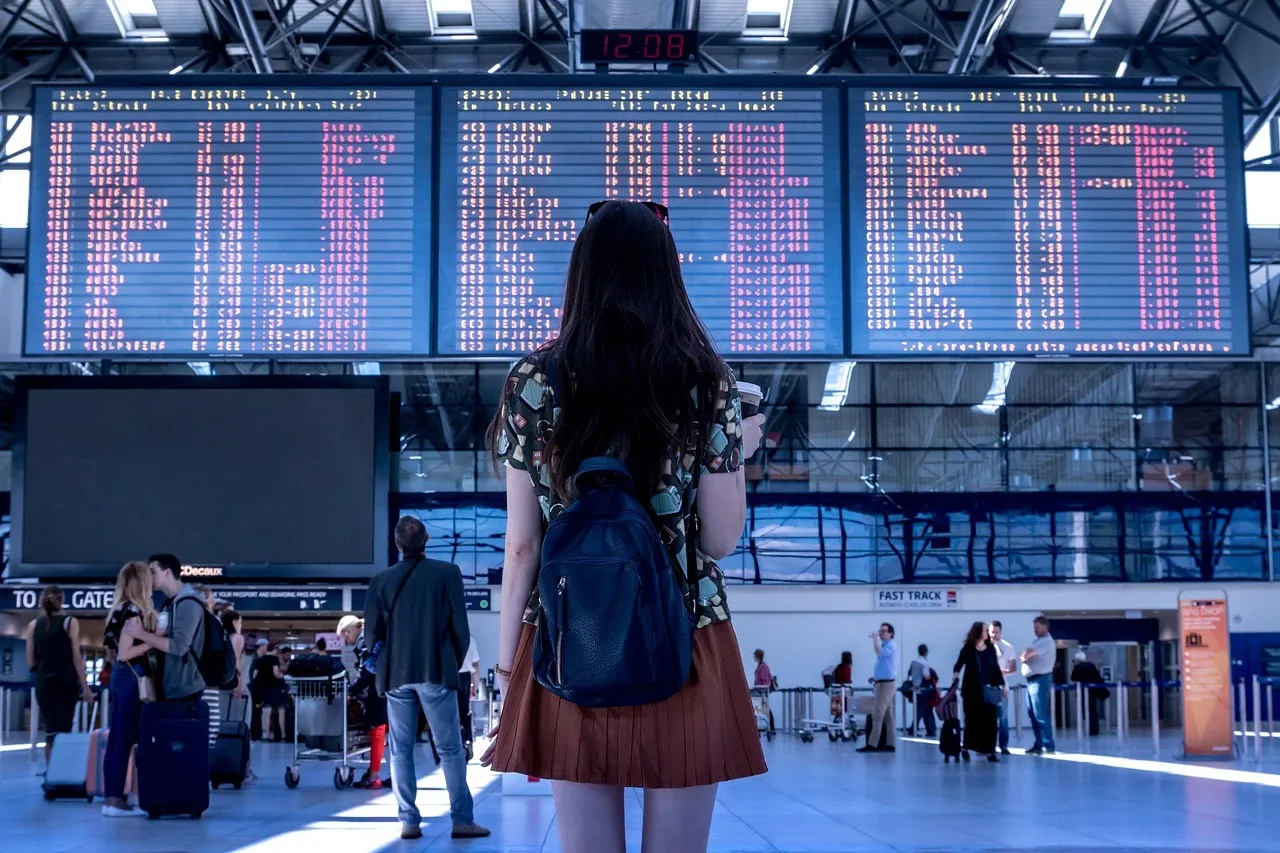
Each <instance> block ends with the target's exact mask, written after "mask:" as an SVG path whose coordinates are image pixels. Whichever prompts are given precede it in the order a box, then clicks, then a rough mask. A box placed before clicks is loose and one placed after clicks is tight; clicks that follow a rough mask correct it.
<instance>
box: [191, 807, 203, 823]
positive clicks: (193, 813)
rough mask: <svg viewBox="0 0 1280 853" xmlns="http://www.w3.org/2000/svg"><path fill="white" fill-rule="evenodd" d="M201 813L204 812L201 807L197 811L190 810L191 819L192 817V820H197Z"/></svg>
mask: <svg viewBox="0 0 1280 853" xmlns="http://www.w3.org/2000/svg"><path fill="white" fill-rule="evenodd" d="M202 814H204V810H203V809H201V810H200V811H198V812H192V813H191V819H192V820H199V819H200V815H202Z"/></svg>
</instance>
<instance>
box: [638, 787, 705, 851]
mask: <svg viewBox="0 0 1280 853" xmlns="http://www.w3.org/2000/svg"><path fill="white" fill-rule="evenodd" d="M718 787H719V786H717V785H702V786H699V787H697V788H655V789H648V788H646V789H645V792H644V843H643V845H642V846H641V848H640V849H641V851H642V853H706V851H707V841H708V840H709V839H710V837H711V812H712V810H713V809H714V808H715V805H716V789H717V788H718Z"/></svg>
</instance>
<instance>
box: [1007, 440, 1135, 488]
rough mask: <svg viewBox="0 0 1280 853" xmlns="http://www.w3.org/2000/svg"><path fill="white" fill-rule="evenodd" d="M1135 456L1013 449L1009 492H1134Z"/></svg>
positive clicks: (1089, 450)
mask: <svg viewBox="0 0 1280 853" xmlns="http://www.w3.org/2000/svg"><path fill="white" fill-rule="evenodd" d="M1133 477H1134V474H1133V453H1132V451H1129V450H1104V449H1099V448H1089V447H1076V448H1064V449H1054V450H1010V451H1009V489H1010V491H1035V492H1039V491H1043V490H1045V489H1056V490H1058V491H1063V492H1107V491H1128V490H1132V489H1133V487H1134V486H1133Z"/></svg>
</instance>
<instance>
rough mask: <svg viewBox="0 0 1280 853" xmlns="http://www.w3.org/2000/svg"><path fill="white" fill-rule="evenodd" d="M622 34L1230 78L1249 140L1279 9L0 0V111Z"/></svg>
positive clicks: (482, 59) (675, 1)
mask: <svg viewBox="0 0 1280 853" xmlns="http://www.w3.org/2000/svg"><path fill="white" fill-rule="evenodd" d="M566 4H567V5H566ZM627 27H634V28H670V27H685V28H691V29H696V30H697V31H698V32H699V34H700V38H701V43H702V54H703V57H704V58H703V60H702V61H701V62H700V63H699V64H698V65H696V66H692V67H690V68H689V69H688V70H689V72H690V73H696V74H721V73H734V72H754V73H785V74H805V73H808V72H812V73H814V74H818V73H822V74H830V73H836V74H840V73H867V74H899V73H925V74H992V75H1005V74H1021V75H1041V76H1043V75H1052V76H1080V75H1083V76H1101V77H1108V78H1113V77H1117V76H1127V77H1139V78H1146V77H1164V78H1178V79H1179V80H1181V81H1184V82H1186V83H1189V84H1210V85H1229V86H1239V87H1240V88H1241V90H1242V92H1243V95H1244V101H1245V106H1246V112H1247V113H1248V114H1249V124H1248V126H1247V128H1246V133H1248V134H1249V135H1250V136H1252V135H1253V133H1255V132H1257V131H1258V130H1260V129H1261V128H1262V127H1265V126H1266V123H1267V121H1269V120H1270V119H1272V118H1274V117H1275V115H1276V114H1277V111H1278V109H1280V0H0V106H3V107H4V108H5V110H6V111H20V110H22V109H24V108H25V105H26V103H27V99H28V90H29V84H30V83H32V82H37V81H42V80H66V81H68V82H71V81H73V80H83V79H90V80H92V79H95V78H96V77H97V76H98V75H100V74H108V73H117V72H169V71H171V70H177V69H181V72H183V73H200V72H227V71H233V72H259V73H266V72H274V73H292V72H365V71H371V72H399V73H434V72H460V71H472V72H474V71H481V72H483V71H487V70H490V69H494V70H496V71H517V70H519V71H526V72H527V71H535V72H536V71H541V70H550V71H566V70H570V68H569V66H570V65H571V64H573V60H572V58H571V51H570V50H569V45H568V41H569V36H571V35H573V34H575V33H577V32H578V31H580V30H581V29H584V28H597V29H610V28H627ZM650 69H651V67H650ZM587 70H591V69H587ZM636 70H641V69H636Z"/></svg>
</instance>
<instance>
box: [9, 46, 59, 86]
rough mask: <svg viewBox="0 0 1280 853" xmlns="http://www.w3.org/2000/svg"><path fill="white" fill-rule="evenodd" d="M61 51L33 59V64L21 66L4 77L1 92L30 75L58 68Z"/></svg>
mask: <svg viewBox="0 0 1280 853" xmlns="http://www.w3.org/2000/svg"><path fill="white" fill-rule="evenodd" d="M60 52H61V50H59V53H60ZM59 53H48V54H45V55H44V56H42V57H40V58H39V59H36V60H33V61H32V62H31V64H30V65H28V66H26V67H25V68H20V69H18V70H17V71H15V72H13V73H12V74H10V75H9V76H8V77H5V78H4V79H2V80H0V92H3V91H5V90H6V89H8V88H10V87H11V86H14V85H15V84H17V83H21V82H22V81H23V80H25V79H27V78H28V77H33V76H35V75H37V74H43V73H44V72H45V71H48V70H49V68H50V67H54V68H56V67H57V66H58V63H59V61H60V59H61V57H60V55H59Z"/></svg>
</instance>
